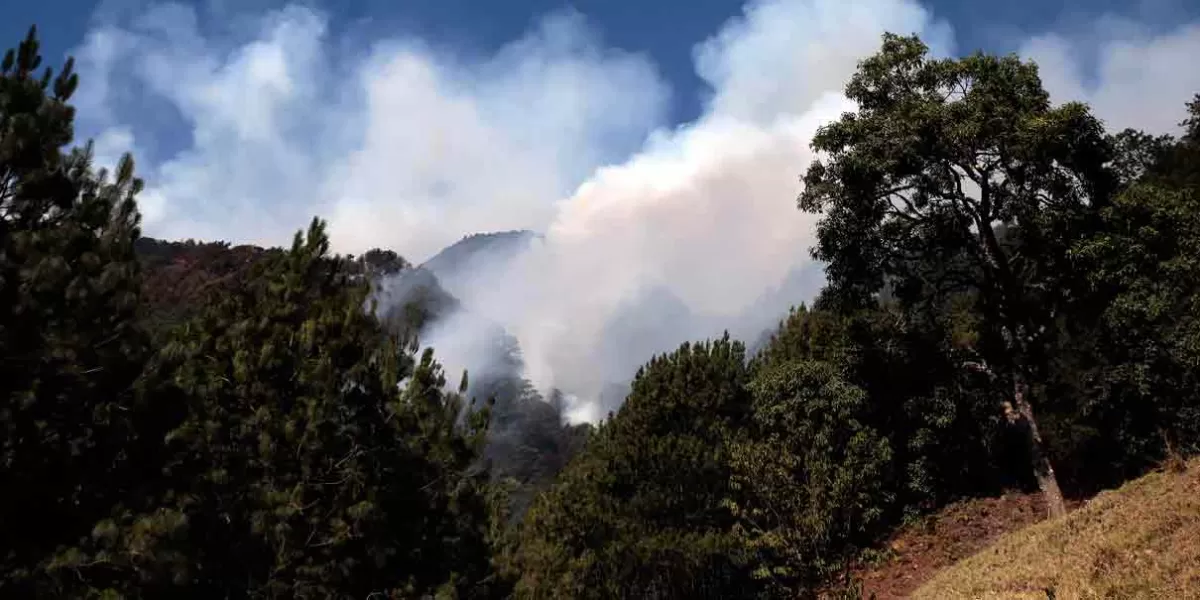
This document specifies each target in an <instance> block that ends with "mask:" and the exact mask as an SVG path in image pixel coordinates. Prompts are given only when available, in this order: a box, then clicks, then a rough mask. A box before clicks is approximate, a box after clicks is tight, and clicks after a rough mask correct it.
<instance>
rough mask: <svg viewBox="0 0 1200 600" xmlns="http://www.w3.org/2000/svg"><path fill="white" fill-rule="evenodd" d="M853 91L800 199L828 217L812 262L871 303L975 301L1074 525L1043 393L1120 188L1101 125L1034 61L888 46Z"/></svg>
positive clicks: (997, 362) (1044, 475) (1045, 480)
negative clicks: (1098, 212)
mask: <svg viewBox="0 0 1200 600" xmlns="http://www.w3.org/2000/svg"><path fill="white" fill-rule="evenodd" d="M846 93H847V95H848V96H849V97H850V98H851V99H852V100H854V101H856V102H857V103H858V105H859V109H858V111H857V112H856V113H850V114H846V115H844V116H843V117H842V119H841V120H840V121H838V122H835V123H833V124H831V125H828V126H826V127H823V128H822V129H821V130H820V131H819V132H818V134H817V135H816V137H815V138H814V140H813V148H814V149H815V150H817V151H818V152H821V153H823V154H825V155H826V156H827V158H826V159H824V160H818V161H815V162H814V163H813V164H812V166H811V167H810V168H809V169H808V172H807V173H806V175H805V177H804V181H805V190H804V192H803V193H802V195H801V197H800V200H799V204H800V207H801V209H803V210H805V211H809V212H822V213H823V214H824V216H823V217H822V220H821V222H820V225H819V226H818V244H817V247H816V248H815V250H814V254H815V256H816V257H817V258H818V259H821V260H824V261H827V262H828V269H827V273H828V276H829V280H830V286H831V289H832V292H833V293H834V294H836V295H838V296H840V297H842V298H844V299H845V300H846V301H847V302H850V303H856V304H858V305H865V304H866V303H867V302H868V299H869V298H870V297H871V295H872V294H874V293H876V292H878V291H879V290H880V289H881V288H882V287H883V284H884V281H885V279H890V280H891V281H893V282H894V284H895V285H896V287H897V291H896V294H897V297H898V298H901V299H906V300H909V301H912V299H913V298H914V297H915V298H920V297H922V296H927V295H928V294H929V293H931V290H941V291H946V290H950V289H955V290H963V289H966V290H971V291H972V292H974V293H975V294H976V298H977V301H978V303H979V310H980V312H981V314H982V315H983V316H984V322H985V323H986V324H987V330H985V331H984V333H985V334H988V335H989V336H990V337H991V338H992V339H991V343H990V344H980V345H979V350H980V354H981V359H982V364H983V365H984V366H985V367H986V368H987V369H988V370H990V371H992V372H994V373H996V374H997V376H998V377H1001V378H1003V379H1004V380H1006V381H1007V382H1008V385H1009V388H1010V389H1011V394H1012V395H1011V402H1012V406H1013V408H1014V413H1015V415H1017V417H1018V419H1019V422H1020V423H1021V424H1022V426H1023V427H1024V428H1025V430H1026V431H1027V432H1028V443H1029V449H1030V453H1031V456H1032V457H1033V459H1032V460H1033V470H1034V473H1035V476H1036V478H1037V481H1038V484H1039V487H1040V488H1041V489H1042V491H1043V493H1044V495H1045V497H1046V501H1047V507H1048V509H1049V511H1050V513H1051V514H1054V515H1058V514H1062V513H1063V512H1064V510H1065V508H1064V503H1063V499H1062V492H1061V490H1060V488H1059V484H1058V479H1057V477H1056V476H1055V473H1054V469H1053V467H1052V465H1051V462H1050V460H1049V459H1048V457H1047V455H1046V452H1045V448H1044V444H1043V440H1042V436H1041V433H1040V431H1039V429H1038V421H1037V419H1036V418H1035V415H1034V410H1033V405H1034V399H1033V398H1032V397H1031V396H1032V390H1031V385H1033V384H1036V383H1037V382H1038V381H1040V377H1042V376H1043V375H1044V372H1043V371H1044V365H1045V364H1046V362H1045V351H1046V349H1047V348H1048V347H1049V346H1050V345H1051V343H1052V340H1051V338H1052V336H1053V334H1054V333H1055V331H1056V330H1057V328H1056V327H1055V326H1054V323H1055V319H1056V318H1057V317H1058V316H1059V314H1060V313H1059V311H1060V310H1061V307H1062V306H1063V303H1064V299H1063V298H1062V297H1061V296H1062V294H1061V291H1062V290H1066V289H1071V287H1072V286H1068V285H1063V277H1065V276H1067V275H1068V274H1070V273H1071V270H1070V268H1069V265H1068V263H1067V260H1068V257H1069V253H1068V252H1067V250H1068V249H1069V247H1070V245H1071V244H1072V243H1073V242H1074V241H1075V240H1076V239H1077V237H1078V235H1079V231H1081V230H1086V227H1084V226H1085V224H1087V223H1089V222H1090V221H1089V219H1090V218H1091V215H1092V214H1094V207H1098V206H1103V205H1104V204H1105V203H1106V202H1107V200H1108V198H1109V196H1110V194H1111V193H1112V190H1113V187H1114V185H1115V178H1114V177H1113V176H1112V173H1111V171H1109V170H1108V168H1107V164H1108V161H1109V160H1110V155H1111V151H1110V144H1109V142H1108V140H1107V138H1106V137H1105V135H1104V132H1103V128H1102V127H1101V125H1100V123H1099V122H1098V121H1097V120H1096V119H1095V118H1093V117H1092V116H1091V115H1090V114H1089V113H1088V111H1087V109H1086V107H1084V106H1083V105H1081V104H1076V103H1071V104H1065V105H1062V106H1058V107H1054V106H1051V104H1050V101H1049V96H1048V94H1047V93H1046V91H1045V90H1044V89H1043V88H1042V85H1041V81H1040V79H1039V78H1038V74H1037V67H1036V66H1035V65H1033V64H1030V63H1023V62H1021V61H1020V60H1019V59H1017V58H1016V57H1012V56H1010V57H994V56H987V55H983V54H976V55H973V56H969V57H966V58H962V59H945V60H936V59H931V58H930V57H928V48H927V47H926V46H925V45H924V44H923V43H921V42H920V41H919V40H918V39H917V38H915V37H900V36H896V35H891V34H888V35H885V36H884V40H883V48H882V50H881V51H880V52H879V53H878V54H876V55H875V56H872V57H870V58H869V59H867V60H865V61H863V62H862V63H861V65H860V67H859V69H858V71H857V72H856V73H855V75H854V76H853V77H852V78H851V80H850V83H849V84H848V85H847V87H846ZM1011 236H1015V237H1016V238H1017V239H1019V243H1016V244H1013V243H1005V239H1006V238H1010V239H1011ZM956 262H957V263H960V264H956ZM933 264H941V265H944V266H945V267H946V269H945V272H944V273H942V274H941V277H940V280H938V281H932V282H931V281H928V280H927V279H926V278H925V277H923V276H922V275H923V274H924V272H928V270H927V268H924V269H922V268H914V265H918V266H920V265H933Z"/></svg>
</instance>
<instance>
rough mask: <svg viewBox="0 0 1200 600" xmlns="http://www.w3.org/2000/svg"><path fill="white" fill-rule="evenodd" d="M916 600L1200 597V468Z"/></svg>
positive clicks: (1034, 529) (954, 574) (984, 561)
mask: <svg viewBox="0 0 1200 600" xmlns="http://www.w3.org/2000/svg"><path fill="white" fill-rule="evenodd" d="M912 597H913V598H928V599H942V598H979V599H1002V598H1003V599H1014V600H1015V599H1026V598H1028V599H1034V598H1036V599H1038V600H1045V599H1047V598H1053V599H1054V600H1073V599H1083V598H1122V599H1126V598H1128V599H1136V598H1163V599H1175V598H1179V599H1183V598H1200V460H1194V461H1192V462H1191V463H1189V464H1188V466H1187V468H1186V470H1185V471H1183V472H1159V473H1153V474H1150V475H1147V476H1146V477H1143V478H1141V479H1138V480H1136V481H1133V482H1131V483H1129V484H1127V485H1125V486H1124V487H1122V488H1120V489H1119V490H1115V491H1111V492H1105V493H1102V494H1100V495H1099V496H1097V497H1096V498H1094V499H1092V500H1091V501H1089V502H1088V503H1087V504H1086V505H1085V506H1083V507H1081V508H1079V509H1078V510H1076V511H1074V512H1072V513H1070V514H1069V515H1068V516H1066V517H1064V518H1062V519H1057V520H1054V521H1044V522H1041V523H1038V524H1036V525H1032V526H1030V527H1027V528H1025V529H1022V530H1020V531H1016V532H1013V533H1011V534H1008V535H1006V536H1004V537H1002V538H1001V539H1000V540H999V541H998V542H997V543H996V544H994V545H992V546H991V547H989V548H988V549H986V550H984V551H982V552H980V553H979V554H976V555H974V556H972V557H971V558H968V559H966V560H963V561H961V562H959V563H958V564H956V565H954V566H953V567H950V568H949V569H947V570H945V571H942V572H941V573H939V574H938V575H937V576H936V577H934V578H933V579H932V580H931V581H930V582H929V583H927V584H925V585H924V586H922V587H921V588H920V589H919V590H917V592H916V593H915V594H914V595H913V596H912Z"/></svg>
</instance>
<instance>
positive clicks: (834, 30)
mask: <svg viewBox="0 0 1200 600" xmlns="http://www.w3.org/2000/svg"><path fill="white" fill-rule="evenodd" d="M259 17H260V18H257V19H256V20H249V21H246V22H245V23H243V25H253V26H249V27H244V28H243V29H242V30H240V31H242V32H243V33H244V32H246V31H249V32H251V33H250V35H249V36H248V37H245V36H243V37H241V38H239V37H237V36H232V37H231V36H225V37H222V36H218V35H214V34H211V32H206V31H204V30H203V28H202V27H201V26H200V25H199V24H198V23H197V19H196V17H195V15H194V14H192V13H189V12H187V10H184V9H182V8H180V7H177V6H167V5H164V6H159V7H157V8H154V9H153V10H151V11H149V12H148V13H147V14H145V15H143V16H142V17H141V18H139V19H137V20H134V21H132V22H129V23H122V22H114V23H104V24H100V25H99V26H97V27H96V28H95V30H93V31H92V33H91V34H90V35H89V36H88V38H87V40H86V41H85V43H84V44H83V45H82V47H81V48H80V50H79V53H78V54H79V56H80V64H81V65H82V66H83V67H84V68H86V69H87V70H88V71H89V72H90V73H96V74H98V75H97V78H96V80H97V81H98V82H99V84H92V85H91V87H85V88H83V89H81V93H80V98H81V99H80V104H81V106H82V107H83V108H85V109H86V110H85V111H81V114H84V115H86V117H85V120H84V121H83V122H81V124H80V129H81V131H82V132H85V133H91V134H94V135H95V137H96V139H97V146H96V152H97V155H98V157H99V159H100V162H104V163H109V162H112V161H111V160H108V158H111V155H112V154H114V153H116V152H119V151H123V150H126V149H132V150H134V153H135V154H136V155H139V156H142V155H147V154H150V155H153V154H154V153H151V152H143V151H142V150H143V147H145V146H150V145H152V143H151V142H152V141H153V140H152V139H147V138H148V137H150V136H144V135H142V132H141V131H140V130H139V129H137V128H134V127H130V126H128V125H127V123H126V120H124V119H122V118H121V110H129V107H133V106H135V105H134V104H130V103H129V102H128V98H129V96H130V91H129V90H131V89H135V88H136V89H137V90H141V91H142V92H144V93H146V94H149V95H150V97H152V99H153V100H154V101H155V102H158V103H159V104H165V105H167V106H170V107H172V108H173V109H174V110H176V111H177V112H178V113H179V114H180V115H182V116H183V117H184V120H185V121H186V122H187V123H189V124H191V126H192V129H193V135H192V140H191V142H190V144H191V145H190V146H188V145H185V148H184V149H183V150H182V151H180V152H178V153H176V154H173V155H170V154H168V156H169V158H168V159H166V160H160V161H158V162H157V164H153V166H152V167H151V168H150V170H149V173H148V177H147V180H148V181H150V182H151V186H150V187H149V188H148V189H147V190H146V191H145V193H143V194H142V197H141V199H140V201H141V205H142V209H143V212H144V214H145V223H146V229H147V232H148V233H149V234H151V235H155V236H160V237H201V238H213V239H230V240H234V241H237V242H256V243H266V244H277V243H280V242H282V241H284V240H286V239H287V238H288V237H289V236H290V234H291V232H293V231H294V230H295V228H296V227H297V226H298V225H299V224H302V223H303V222H305V221H306V220H307V219H308V218H309V216H310V215H312V214H321V215H324V216H326V217H327V218H328V221H329V227H330V233H331V239H332V243H333V246H334V249H335V250H338V251H341V252H353V253H359V252H362V251H364V250H366V249H369V248H376V247H381V248H391V249H394V250H395V251H397V252H398V253H400V254H401V255H403V256H404V257H405V258H407V259H409V260H411V261H413V262H420V263H423V264H424V265H425V268H424V269H421V270H417V271H413V272H412V273H414V274H415V273H421V275H420V277H427V276H430V275H432V276H434V277H436V278H437V279H438V280H439V282H440V285H441V286H442V287H443V288H445V290H447V291H448V292H449V293H450V295H452V296H453V297H454V298H455V299H456V301H457V303H458V304H459V308H458V309H457V310H454V311H449V312H448V313H447V314H446V315H443V316H442V318H439V319H437V320H436V321H435V322H434V323H432V324H430V325H429V326H428V327H427V328H426V330H425V331H424V333H423V336H422V343H423V344H426V345H429V346H432V347H434V348H435V349H436V353H437V355H438V357H439V359H440V360H442V361H443V362H444V363H445V364H446V365H447V371H448V372H450V373H455V372H458V371H460V370H461V369H464V368H465V369H468V370H469V371H470V372H471V373H472V374H476V373H479V374H484V373H487V372H489V371H494V370H496V369H497V368H499V367H497V365H506V366H504V367H503V368H505V369H512V368H514V367H513V365H514V364H519V366H518V367H515V368H517V369H518V370H519V371H520V372H521V376H522V377H523V378H524V379H526V380H528V381H529V382H530V383H531V385H532V386H533V387H534V388H536V389H537V390H539V391H540V392H541V393H542V395H544V396H545V395H548V394H549V393H550V391H551V390H555V389H557V390H561V391H563V392H564V393H566V394H567V398H568V405H569V406H568V408H569V410H568V412H569V414H570V417H571V419H572V420H575V421H594V420H596V419H599V418H602V417H603V415H604V414H605V413H606V412H607V411H609V410H611V409H613V408H615V407H616V405H617V404H619V402H620V398H622V397H623V394H621V393H620V389H621V386H622V385H623V384H625V383H626V382H628V381H629V380H630V378H631V377H632V375H633V373H634V372H635V370H636V368H637V367H638V366H639V365H640V364H642V363H644V362H645V361H646V360H647V359H648V358H649V357H650V356H652V355H654V354H655V353H659V352H663V351H667V350H670V349H672V348H674V347H676V346H677V345H678V344H680V343H681V342H683V341H687V340H696V339H702V338H707V337H713V336H717V335H720V334H721V333H722V332H723V331H729V332H730V334H731V335H732V336H733V337H736V338H738V339H741V340H743V341H746V342H747V343H749V344H750V345H751V346H753V345H754V343H755V342H756V341H757V340H758V339H760V337H761V336H762V334H763V332H764V331H765V330H768V329H769V328H771V327H772V326H773V325H774V324H775V323H776V322H777V321H778V320H779V319H780V318H781V317H782V316H784V315H785V314H786V312H787V310H788V308H789V307H790V306H793V305H796V304H799V303H802V302H806V301H808V300H810V299H811V297H812V296H813V294H814V293H815V291H816V290H817V289H818V287H819V285H820V283H821V279H822V274H821V267H820V265H818V264H816V263H814V262H813V261H812V260H811V258H810V254H809V248H810V246H811V244H812V242H813V240H812V230H813V225H814V221H815V217H814V216H813V215H807V214H805V213H802V212H801V211H798V210H797V209H796V206H795V198H796V196H797V194H798V193H799V192H800V191H801V184H800V181H799V175H800V174H801V173H802V172H803V170H804V169H805V168H806V166H807V165H808V164H809V163H810V161H811V160H812V158H813V155H812V153H811V152H810V150H809V142H810V140H811V139H812V136H813V133H814V132H815V131H816V130H817V129H818V128H819V127H820V126H821V125H822V124H824V123H828V122H830V121H833V120H835V119H837V118H838V117H839V116H840V115H841V114H842V113H843V112H845V111H847V110H850V109H852V108H853V106H852V105H851V103H850V102H848V101H847V100H846V99H845V97H844V96H843V93H842V92H843V87H844V86H845V84H846V81H847V79H848V77H849V76H850V75H851V73H852V72H853V71H854V69H855V67H856V65H857V63H858V61H859V60H860V59H861V58H863V57H864V56H866V55H868V54H870V53H872V52H874V51H875V50H876V49H877V48H878V43H879V39H880V35H881V34H882V33H883V32H885V31H892V32H898V33H904V34H909V33H916V34H918V35H920V37H921V38H922V39H923V40H924V41H925V42H926V43H927V44H929V46H930V47H931V49H932V51H933V53H934V54H935V55H940V56H947V55H952V54H956V53H959V52H960V51H961V50H962V49H960V48H957V47H956V46H955V36H954V31H953V30H952V28H951V27H950V26H949V25H948V24H947V23H945V22H943V21H941V20H940V19H939V17H938V15H936V14H935V13H934V12H932V10H931V9H930V8H928V7H927V6H926V5H924V4H921V3H919V2H916V1H913V0H868V1H865V2H854V3H848V2H840V1H835V0H751V1H749V2H747V4H746V5H745V6H744V7H743V12H742V14H741V15H740V16H737V17H735V18H733V19H731V20H730V21H728V22H727V23H725V24H724V25H723V26H722V27H720V28H719V29H718V30H717V31H714V32H713V33H712V35H710V36H709V38H708V39H707V40H705V41H703V42H701V43H699V44H697V45H696V46H695V47H694V48H693V50H692V58H693V63H694V70H695V73H696V74H697V75H698V76H699V79H700V80H701V81H702V82H703V84H704V86H705V90H706V95H705V98H704V101H703V109H702V111H701V114H700V115H699V116H698V117H696V118H695V119H694V120H692V121H690V122H687V123H683V124H672V123H671V122H670V121H669V120H668V119H667V118H666V117H665V113H666V112H667V109H666V106H667V105H668V103H669V99H670V98H671V96H672V94H673V93H676V92H677V90H673V89H671V88H670V86H669V84H668V83H666V81H665V79H664V77H663V75H662V74H661V73H660V72H659V69H658V67H657V66H656V65H655V64H654V63H653V62H652V60H651V58H650V57H648V56H643V55H641V54H637V53H631V52H626V51H624V50H621V49H618V48H613V47H608V46H606V44H605V41H604V40H603V39H601V38H600V36H599V35H598V34H597V32H595V31H593V30H592V29H591V28H590V27H589V25H588V23H587V21H586V19H585V18H584V17H583V16H582V15H580V14H578V13H574V12H566V13H555V14H551V15H549V16H547V17H545V18H543V19H541V20H539V21H537V22H536V23H535V24H534V25H533V26H532V27H530V29H529V31H528V32H527V33H526V35H524V36H523V37H522V38H520V39H518V40H515V41H512V42H511V43H509V44H506V45H504V46H503V47H502V48H500V49H499V50H497V51H496V52H495V53H494V54H489V55H483V56H478V55H465V54H458V53H449V52H446V51H445V49H444V48H439V47H437V46H436V45H434V44H431V43H429V42H428V40H423V39H421V38H420V37H419V36H413V35H408V34H403V35H402V34H396V35H394V36H392V37H390V38H387V39H383V40H378V41H376V42H374V43H372V44H371V45H370V47H369V48H366V49H364V48H361V47H357V46H354V47H350V46H351V45H346V44H342V45H339V44H341V43H342V40H339V39H337V38H334V37H332V35H331V33H330V25H329V19H328V18H327V16H326V15H324V14H323V13H321V12H319V11H317V10H315V9H312V8H310V7H307V6H301V5H294V6H288V7H286V8H283V9H279V10H275V11H270V12H269V13H268V14H267V15H265V16H263V15H259ZM1097 32H1108V33H1111V32H1118V33H1121V35H1120V36H1115V35H1107V33H1106V35H1105V36H1098V35H1096V33H1097ZM1194 34H1195V26H1194V25H1182V26H1176V27H1174V28H1167V29H1160V30H1155V29H1150V28H1147V27H1142V26H1140V25H1139V24H1138V23H1137V22H1134V21H1132V20H1130V19H1127V18H1123V17H1121V18H1118V17H1107V16H1106V17H1105V18H1103V19H1099V20H1097V21H1096V22H1095V23H1087V24H1084V26H1081V27H1077V28H1075V29H1073V30H1071V31H1068V32H1067V33H1064V34H1058V33H1046V32H1040V33H1037V34H1036V35H1034V34H1029V35H1024V36H1023V37H1022V38H1020V40H1022V41H1018V42H1017V43H1016V49H1017V50H1018V51H1019V52H1020V53H1021V54H1022V55H1025V56H1027V57H1029V58H1032V59H1035V60H1037V61H1038V63H1039V64H1040V65H1042V76H1043V79H1044V81H1045V85H1046V87H1047V89H1048V90H1049V91H1050V92H1051V94H1052V95H1054V96H1055V97H1056V98H1069V99H1082V100H1086V101H1089V102H1091V103H1092V104H1093V106H1094V109H1095V111H1096V113H1097V114H1098V115H1099V116H1100V117H1102V118H1104V119H1105V120H1106V122H1107V125H1108V126H1109V127H1110V128H1114V129H1115V128H1120V127H1125V126H1130V125H1136V126H1140V127H1143V128H1147V129H1148V130H1152V131H1163V130H1167V129H1170V128H1171V127H1173V126H1174V124H1175V123H1177V122H1178V119H1179V114H1180V109H1179V107H1178V106H1177V102H1176V99H1177V98H1179V97H1184V96H1185V95H1186V93H1188V92H1190V91H1191V90H1193V89H1195V88H1196V87H1198V86H1200V80H1198V77H1200V76H1197V75H1195V74H1194V70H1189V69H1183V68H1174V67H1175V66H1178V65H1182V64H1184V61H1186V60H1188V57H1190V56H1195V55H1196V54H1198V53H1200V47H1198V44H1200V42H1198V41H1197V40H1200V36H1198V35H1194ZM239 35H241V34H239ZM229 40H240V41H238V42H236V43H235V44H234V45H233V47H232V48H230V47H229V46H228V44H229ZM335 48H336V49H337V51H334V49H335ZM1143 59H1144V60H1143ZM1150 59H1153V60H1150ZM122 61H124V62H126V63H128V64H130V65H131V68H129V69H120V70H118V69H114V68H113V65H116V64H119V63H121V62H122ZM1143 63H1146V64H1155V65H1161V66H1163V67H1162V68H1163V69H1168V70H1169V72H1170V73H1171V74H1172V75H1171V76H1170V77H1158V76H1156V75H1155V73H1157V72H1158V71H1153V70H1145V69H1131V68H1128V67H1129V66H1130V65H1137V64H1143ZM118 72H120V73H122V75H120V76H118V75H117V73H118ZM1164 72H1166V71H1164ZM346 73H349V74H350V77H349V78H347V77H345V76H344V74H346ZM122 78H124V79H122ZM335 78H337V79H346V80H348V82H349V83H348V85H344V86H329V85H326V84H327V83H328V82H330V81H333V80H335ZM1151 90H1153V93H1147V92H1149V91H1151ZM1159 98H1161V99H1162V100H1161V102H1162V104H1161V105H1155V106H1150V105H1148V104H1147V102H1150V103H1155V102H1159V100H1158V99H1159ZM159 104H155V105H154V106H158V105H159ZM248 157H253V160H248ZM284 199H286V201H284ZM273 200H278V201H273ZM505 230H509V231H516V232H518V233H509V234H501V235H498V236H478V237H474V238H471V237H468V238H467V239H465V240H463V241H461V242H459V243H458V244H455V245H450V244H452V243H453V242H454V241H455V240H459V239H460V238H462V236H464V235H469V234H474V233H486V232H494V231H505ZM520 232H532V233H520ZM442 248H445V249H446V250H445V251H443V252H442V253H441V254H439V253H438V251H439V249H442ZM401 279H403V276H402V277H401ZM412 283H413V282H412V281H409V282H407V283H406V282H403V281H401V280H397V281H395V282H392V283H391V284H389V286H390V288H389V289H391V291H392V294H391V296H390V297H391V298H392V299H395V298H403V297H404V294H403V290H404V289H405V288H406V287H414V288H416V287H421V286H412ZM497 331H503V332H505V334H506V335H507V336H510V339H509V341H510V342H511V341H512V340H515V343H516V346H517V347H519V351H520V352H519V353H520V361H519V363H513V362H512V361H511V360H510V357H505V356H502V354H504V353H500V354H497V352H496V350H495V349H496V348H497V344H496V336H495V335H494V334H495V333H496V332H497ZM499 346H500V347H503V348H509V349H511V348H512V347H513V344H511V343H504V344H500V345H499Z"/></svg>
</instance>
